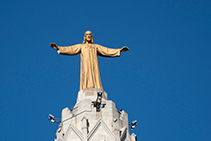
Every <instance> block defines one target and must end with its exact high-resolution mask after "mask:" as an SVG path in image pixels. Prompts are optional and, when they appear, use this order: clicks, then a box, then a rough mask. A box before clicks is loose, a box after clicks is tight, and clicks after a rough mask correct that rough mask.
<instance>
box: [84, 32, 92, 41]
mask: <svg viewBox="0 0 211 141" xmlns="http://www.w3.org/2000/svg"><path fill="white" fill-rule="evenodd" d="M85 43H90V44H93V43H94V42H93V37H92V32H91V31H86V32H85V34H84V41H83V44H85Z"/></svg>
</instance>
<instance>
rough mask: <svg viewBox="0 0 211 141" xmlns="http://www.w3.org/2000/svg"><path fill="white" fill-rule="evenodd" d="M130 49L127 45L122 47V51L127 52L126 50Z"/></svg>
mask: <svg viewBox="0 0 211 141" xmlns="http://www.w3.org/2000/svg"><path fill="white" fill-rule="evenodd" d="M128 50H129V48H128V47H126V46H125V47H122V48H121V52H125V51H128Z"/></svg>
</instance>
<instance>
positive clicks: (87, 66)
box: [58, 44, 121, 90]
mask: <svg viewBox="0 0 211 141" xmlns="http://www.w3.org/2000/svg"><path fill="white" fill-rule="evenodd" d="M58 48H59V49H58V53H59V54H62V55H77V54H79V53H80V55H81V72H80V90H83V89H85V88H100V89H102V90H103V87H102V84H101V80H100V72H99V65H98V57H97V55H100V56H105V57H117V56H120V52H121V51H120V50H121V49H111V48H107V47H103V46H101V45H98V44H76V45H73V46H67V47H58Z"/></svg>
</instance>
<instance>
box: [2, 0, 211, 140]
mask: <svg viewBox="0 0 211 141" xmlns="http://www.w3.org/2000/svg"><path fill="white" fill-rule="evenodd" d="M0 19H1V22H0V43H1V51H0V59H1V61H0V67H1V68H0V80H1V81H0V121H1V124H0V140H1V141H13V140H18V141H19V140H23V141H28V140H30V141H40V140H46V141H47V140H49V141H52V140H53V139H54V138H55V132H56V129H57V125H56V124H53V125H52V124H51V123H50V121H48V119H47V118H48V114H49V113H52V114H54V115H55V117H58V118H59V117H60V114H61V110H62V109H63V108H65V107H72V106H74V104H75V102H76V96H77V92H78V90H79V74H80V73H79V71H80V66H79V63H80V57H79V55H77V56H62V55H58V54H57V52H56V51H55V50H53V49H52V48H50V46H49V44H50V43H51V42H55V43H57V44H58V45H73V44H77V43H81V42H82V41H83V34H84V32H85V31H86V30H91V31H92V32H93V36H94V43H97V44H101V45H103V46H107V47H111V48H120V47H122V46H128V47H129V48H130V51H129V52H126V53H122V56H121V57H118V58H103V57H99V63H100V73H101V79H102V84H103V87H104V90H105V91H106V92H107V93H108V96H109V99H110V100H113V101H114V102H115V103H116V106H117V107H118V108H119V109H124V110H125V111H126V112H127V113H128V116H129V121H133V120H134V119H137V120H138V126H137V128H135V129H134V130H133V132H134V133H136V134H137V135H138V140H143V141H169V140H173V141H209V140H211V134H210V133H211V122H210V119H211V110H210V108H211V86H210V84H211V73H210V72H211V63H210V61H211V2H210V1H209V0H191V1H190V0H175V1H173V0H136V1H135V0H134V1H128V0H121V1H113V0H106V1H102V0H98V1H94V0H90V1H79V0H63V1H58V0H57V1H55V0H51V1H46V0H42V1H41V0H21V1H17V0H7V1H1V4H0ZM131 133H132V132H131Z"/></svg>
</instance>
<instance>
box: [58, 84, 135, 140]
mask: <svg viewBox="0 0 211 141" xmlns="http://www.w3.org/2000/svg"><path fill="white" fill-rule="evenodd" d="M97 91H100V89H95V88H86V89H84V90H81V91H80V92H79V93H78V98H77V103H76V104H75V106H74V108H73V109H72V111H70V109H69V108H64V109H63V110H62V118H61V123H60V124H59V128H58V130H57V132H56V135H57V139H55V141H135V140H136V135H135V134H132V135H130V134H129V129H128V116H127V113H126V112H125V111H123V110H122V111H121V112H119V111H118V110H117V108H116V105H115V103H114V102H113V101H111V100H107V94H106V93H105V92H103V95H102V102H101V105H100V111H98V112H97V111H96V107H94V105H93V101H96V99H97Z"/></svg>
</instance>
